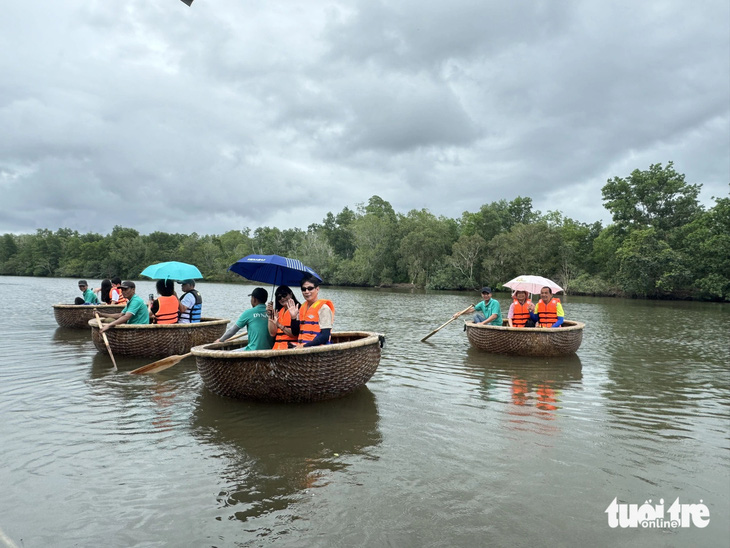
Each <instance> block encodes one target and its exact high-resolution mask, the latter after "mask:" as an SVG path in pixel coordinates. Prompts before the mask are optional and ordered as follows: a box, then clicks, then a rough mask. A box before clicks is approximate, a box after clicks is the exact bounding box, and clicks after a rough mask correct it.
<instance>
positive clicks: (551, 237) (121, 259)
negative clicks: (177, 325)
mask: <svg viewBox="0 0 730 548" xmlns="http://www.w3.org/2000/svg"><path fill="white" fill-rule="evenodd" d="M700 186H701V185H693V184H689V183H687V182H686V181H685V176H684V175H683V174H680V173H677V172H676V171H675V170H674V167H673V164H672V162H669V163H668V164H667V165H666V166H662V165H661V164H653V165H651V166H650V167H649V169H648V170H643V171H641V170H638V169H637V170H634V171H633V172H632V173H631V174H630V175H629V176H628V177H625V178H621V177H614V178H613V179H610V180H608V181H607V183H606V185H605V186H604V187H603V189H602V194H603V201H604V206H605V207H606V209H607V210H608V211H609V212H610V213H611V215H612V221H613V222H612V223H611V224H609V225H608V226H606V227H604V226H602V224H601V223H600V222H595V223H582V222H578V221H575V220H573V219H571V218H569V217H566V216H564V215H563V214H562V213H560V212H559V211H548V212H546V213H542V212H540V211H536V210H534V209H533V207H532V200H531V199H530V198H528V197H522V196H518V197H517V198H515V199H514V200H511V201H506V200H500V201H496V202H491V203H488V204H484V205H482V206H481V207H480V208H479V210H478V211H475V212H468V211H467V212H464V213H463V214H462V216H461V217H460V218H458V219H451V218H447V217H444V216H438V217H437V216H435V215H434V214H432V213H431V212H429V211H428V210H427V209H421V210H415V209H414V210H411V211H409V212H408V213H405V214H402V213H397V212H396V211H394V209H393V207H392V206H391V205H390V203H388V202H387V201H386V200H383V199H382V198H380V197H379V196H372V197H371V198H370V199H369V200H368V202H367V203H363V204H359V205H357V206H356V207H355V209H350V208H349V207H345V208H344V209H343V210H342V211H340V212H339V213H332V212H329V213H327V215H326V216H325V217H324V219H323V220H322V222H321V223H315V224H312V225H310V226H309V227H307V228H306V230H305V229H301V228H293V229H285V230H280V229H278V228H275V227H261V228H257V229H255V230H253V231H251V230H250V229H249V228H243V229H241V230H229V231H228V232H226V233H225V234H220V235H203V236H201V235H198V234H196V233H193V234H168V233H165V232H153V233H151V234H146V235H145V234H140V233H139V232H138V231H137V230H135V229H133V228H125V227H121V226H116V227H114V229H113V230H112V232H111V234H108V235H105V236H104V235H101V234H96V233H87V234H80V233H78V232H77V231H74V230H70V229H66V228H62V229H59V230H57V231H55V232H53V231H51V230H48V229H39V230H38V231H37V232H36V233H35V234H21V235H14V234H9V233H8V234H4V235H3V236H2V237H1V238H0V274H2V275H18V276H61V277H65V276H68V277H82V278H108V277H111V276H120V277H122V278H136V277H138V276H139V273H140V272H141V271H142V270H143V269H144V268H145V267H146V266H148V265H150V264H153V263H156V262H161V261H170V260H178V261H183V262H188V263H192V264H195V265H196V266H197V267H198V268H199V269H200V270H201V272H202V273H203V275H204V276H205V279H206V280H210V281H235V280H240V279H241V278H240V277H239V276H237V275H235V274H231V273H229V272H227V268H228V267H229V266H230V265H231V264H232V263H234V262H235V261H236V260H238V259H240V258H241V257H244V256H245V255H249V254H252V253H257V254H265V255H268V254H277V255H283V256H289V257H296V258H298V259H300V260H301V261H302V262H303V263H305V264H307V265H308V266H310V267H312V268H313V269H314V270H315V271H317V272H318V273H319V274H320V275H321V276H322V278H323V279H324V281H325V282H326V283H327V284H331V285H346V286H371V287H372V286H391V285H397V284H412V285H413V286H416V287H422V288H429V289H475V288H478V287H480V286H482V285H492V286H496V287H499V286H500V284H501V283H504V282H506V281H507V280H510V279H511V278H514V277H515V276H518V275H520V274H538V275H542V276H545V277H548V278H551V279H553V280H555V281H556V282H558V283H559V284H560V285H561V286H562V287H563V288H564V289H565V291H566V293H569V294H583V295H625V296H631V297H642V298H691V299H701V300H716V301H730V198H728V197H723V198H714V200H715V204H714V205H713V207H711V208H709V209H705V208H704V207H702V206H701V204H700V203H699V201H698V196H699V192H700Z"/></svg>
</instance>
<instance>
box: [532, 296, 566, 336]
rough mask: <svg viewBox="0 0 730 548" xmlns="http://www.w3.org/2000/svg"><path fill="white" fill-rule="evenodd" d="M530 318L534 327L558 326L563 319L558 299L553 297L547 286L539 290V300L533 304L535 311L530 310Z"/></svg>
mask: <svg viewBox="0 0 730 548" xmlns="http://www.w3.org/2000/svg"><path fill="white" fill-rule="evenodd" d="M530 318H531V319H532V320H533V321H534V322H535V327H560V326H561V325H563V322H564V321H565V312H563V305H561V304H560V299H557V298H555V297H553V291H552V289H550V288H549V287H543V288H542V289H541V290H540V300H539V301H537V304H536V305H535V311H534V312H530Z"/></svg>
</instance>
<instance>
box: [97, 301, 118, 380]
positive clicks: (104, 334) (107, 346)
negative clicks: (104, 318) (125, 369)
mask: <svg viewBox="0 0 730 548" xmlns="http://www.w3.org/2000/svg"><path fill="white" fill-rule="evenodd" d="M94 316H96V323H97V324H99V332H100V333H101V338H102V339H104V344H105V345H106V349H107V351H108V352H109V357H110V358H111V359H112V363H113V364H114V371H116V370H117V361H116V360H115V359H114V354H112V347H111V346H109V339H107V338H106V333H104V332H103V331H102V330H101V328H102V325H101V318H100V317H99V313H98V312H97V311H96V308H95V309H94Z"/></svg>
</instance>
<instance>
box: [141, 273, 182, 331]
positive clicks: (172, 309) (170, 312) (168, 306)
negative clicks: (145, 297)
mask: <svg viewBox="0 0 730 548" xmlns="http://www.w3.org/2000/svg"><path fill="white" fill-rule="evenodd" d="M157 293H158V294H159V295H160V296H159V297H157V298H156V299H155V300H150V302H149V305H148V306H149V312H150V321H151V323H156V324H169V323H177V318H178V314H179V309H180V301H178V300H177V296H176V295H175V282H174V281H173V280H157ZM150 297H152V295H150Z"/></svg>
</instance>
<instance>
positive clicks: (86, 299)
mask: <svg viewBox="0 0 730 548" xmlns="http://www.w3.org/2000/svg"><path fill="white" fill-rule="evenodd" d="M79 291H81V293H82V296H81V297H76V300H75V301H74V303H75V304H101V303H100V302H99V299H98V298H97V297H96V293H94V292H93V291H92V290H91V289H89V284H88V283H87V282H86V280H79Z"/></svg>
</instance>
